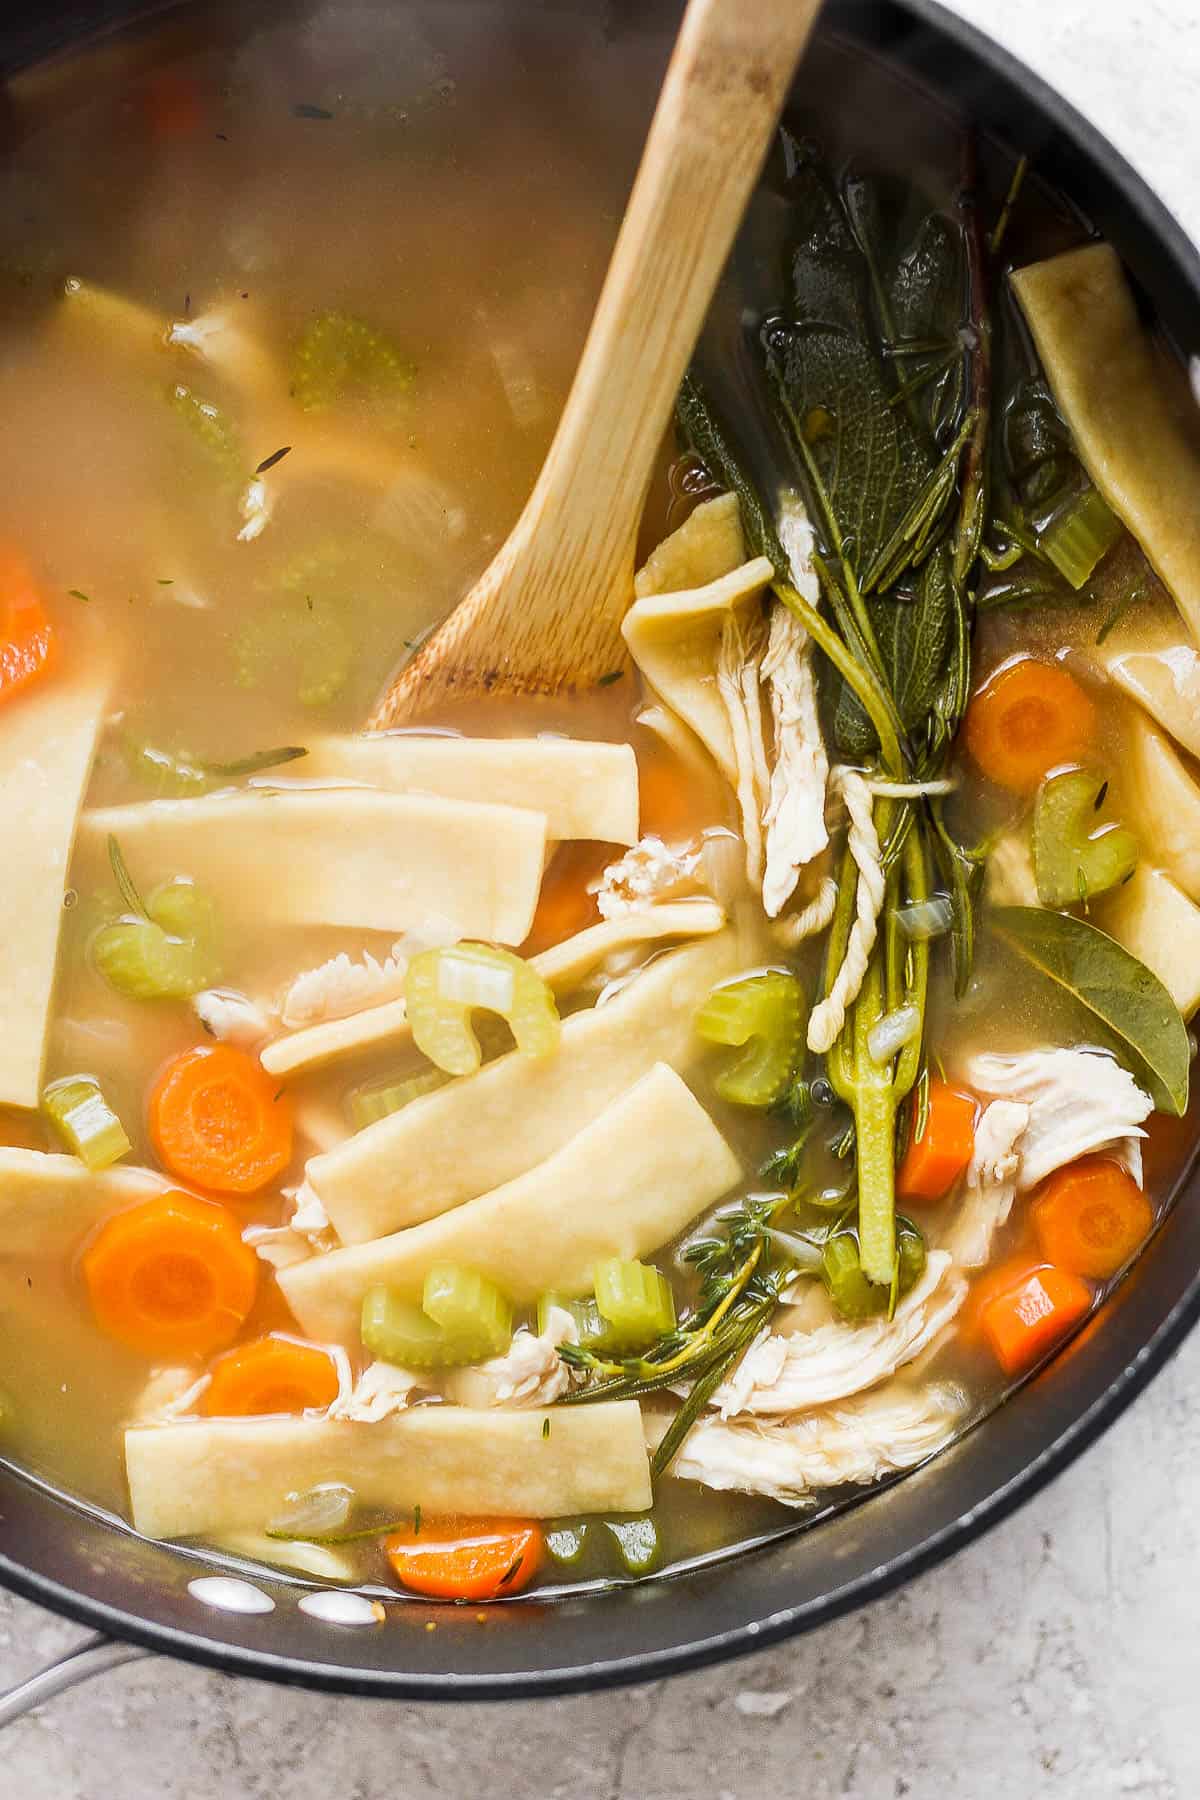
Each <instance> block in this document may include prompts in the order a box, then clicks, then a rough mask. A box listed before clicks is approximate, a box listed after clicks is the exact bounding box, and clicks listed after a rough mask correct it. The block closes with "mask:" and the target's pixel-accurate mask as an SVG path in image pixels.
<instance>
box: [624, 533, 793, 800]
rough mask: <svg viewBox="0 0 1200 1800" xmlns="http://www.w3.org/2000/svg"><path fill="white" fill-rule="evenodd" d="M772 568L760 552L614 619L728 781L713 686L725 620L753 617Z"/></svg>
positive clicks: (726, 736) (731, 777)
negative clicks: (724, 571)
mask: <svg viewBox="0 0 1200 1800" xmlns="http://www.w3.org/2000/svg"><path fill="white" fill-rule="evenodd" d="M773 575H774V570H773V569H772V567H771V564H770V563H769V562H768V560H767V558H766V557H765V556H759V557H756V558H755V559H754V561H752V562H748V563H744V564H743V565H742V567H741V568H739V569H734V570H733V571H732V572H731V573H730V574H728V575H722V576H719V577H718V578H717V579H716V580H715V581H710V582H709V583H708V584H707V585H706V586H704V587H698V588H692V589H688V590H685V591H683V592H676V593H669V594H649V595H647V596H646V597H645V598H644V599H641V600H635V601H634V603H633V605H632V606H631V607H630V609H629V611H628V612H627V613H626V615H625V618H624V621H623V623H622V625H621V631H622V634H623V636H624V638H625V642H626V643H627V644H628V646H629V651H630V655H631V656H632V657H633V660H634V662H635V663H636V664H637V666H638V668H639V669H640V670H641V672H642V674H643V675H644V676H645V677H646V680H647V681H648V682H649V683H650V686H651V687H652V688H653V689H654V691H655V693H656V694H658V696H659V697H660V699H662V700H664V701H665V702H666V704H667V705H668V706H669V707H670V708H671V709H672V710H673V711H674V712H676V713H678V715H679V716H680V718H682V719H683V720H685V721H686V723H687V724H688V725H690V726H691V728H692V730H693V731H694V732H695V733H696V735H697V737H698V738H700V739H701V741H702V742H703V743H704V744H705V745H706V747H707V748H708V750H709V751H710V753H711V754H712V756H713V758H714V760H715V761H716V764H717V767H718V768H719V769H720V771H721V773H722V774H723V775H724V776H725V777H726V779H727V780H728V781H730V782H731V783H733V784H735V785H736V782H737V778H738V764H737V755H736V752H735V748H734V739H733V730H732V727H731V726H730V723H729V716H728V713H727V712H726V709H725V706H724V703H723V701H722V699H721V694H720V691H719V688H718V686H717V663H718V659H719V657H720V651H721V641H722V637H723V634H724V632H725V628H726V624H727V623H728V621H729V620H730V619H731V618H733V617H740V616H742V615H743V614H744V615H745V617H746V619H747V620H749V619H752V618H757V615H758V611H759V600H760V598H761V596H762V594H763V592H764V590H765V589H766V587H767V584H768V583H769V582H770V581H771V579H772V577H773Z"/></svg>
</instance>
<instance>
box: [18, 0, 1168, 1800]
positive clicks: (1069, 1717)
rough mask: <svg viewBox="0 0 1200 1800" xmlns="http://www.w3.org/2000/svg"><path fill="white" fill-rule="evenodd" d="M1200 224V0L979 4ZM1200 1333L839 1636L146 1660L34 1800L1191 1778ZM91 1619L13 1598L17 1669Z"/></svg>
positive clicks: (989, 1789) (116, 1688) (63, 1749)
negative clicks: (652, 1646)
mask: <svg viewBox="0 0 1200 1800" xmlns="http://www.w3.org/2000/svg"><path fill="white" fill-rule="evenodd" d="M956 6H957V10H959V11H961V12H962V13H964V14H966V15H968V16H969V17H972V18H974V19H976V20H978V21H979V22H981V23H983V22H989V21H990V22H991V23H992V28H993V29H994V30H995V31H996V32H997V34H998V35H1000V36H1002V37H1003V38H1004V39H1005V40H1006V41H1007V42H1009V43H1010V44H1011V45H1012V47H1013V48H1014V49H1016V50H1017V51H1018V52H1019V53H1020V54H1022V55H1023V56H1025V57H1026V59H1027V60H1028V61H1030V62H1031V63H1033V64H1034V66H1035V67H1037V68H1038V69H1040V70H1041V71H1042V72H1043V73H1044V74H1045V75H1047V76H1048V77H1049V79H1050V80H1052V81H1053V82H1055V83H1056V84H1057V85H1058V86H1059V87H1060V88H1061V89H1062V90H1063V91H1064V92H1066V93H1067V94H1068V95H1069V97H1070V98H1071V99H1073V100H1074V101H1075V102H1076V104H1078V105H1079V106H1081V107H1082V108H1083V109H1084V110H1085V111H1087V112H1089V113H1090V114H1091V116H1092V117H1093V118H1095V119H1096V121H1097V122H1098V123H1099V124H1100V125H1101V126H1102V127H1103V128H1104V129H1105V130H1106V131H1107V132H1108V133H1109V134H1110V135H1111V136H1112V137H1113V139H1114V140H1115V141H1116V142H1117V143H1118V144H1119V145H1120V147H1121V148H1122V149H1123V150H1124V151H1125V152H1126V154H1127V155H1129V156H1130V157H1131V159H1132V160H1133V161H1134V162H1135V163H1136V164H1137V165H1138V166H1139V167H1140V168H1141V169H1142V171H1143V172H1144V173H1145V174H1147V175H1148V176H1149V177H1150V179H1151V180H1152V181H1153V182H1154V183H1155V184H1156V186H1157V187H1158V188H1159V190H1160V192H1161V193H1162V194H1163V196H1164V198H1165V199H1166V200H1167V201H1168V202H1169V204H1170V205H1171V206H1172V207H1173V208H1174V210H1175V211H1176V212H1177V213H1178V214H1179V216H1180V217H1181V218H1182V219H1183V221H1184V223H1185V224H1186V225H1188V227H1189V228H1190V229H1191V230H1192V232H1193V234H1194V235H1197V234H1200V184H1198V183H1197V180H1196V176H1195V172H1194V171H1195V160H1196V152H1197V147H1198V141H1197V134H1198V131H1200V126H1198V124H1197V115H1196V111H1195V107H1196V95H1197V92H1198V91H1200V8H1198V7H1197V5H1196V4H1194V0H1126V3H1120V0H1003V4H1002V5H1001V4H1000V3H999V0H956ZM1198 1378H1200V1340H1193V1342H1192V1344H1191V1345H1190V1347H1189V1348H1187V1349H1186V1350H1185V1351H1184V1353H1183V1354H1182V1355H1181V1357H1180V1358H1179V1359H1178V1361H1177V1362H1176V1363H1175V1364H1174V1365H1173V1366H1172V1367H1171V1368H1170V1369H1169V1370H1168V1371H1167V1372H1166V1373H1165V1374H1164V1375H1163V1376H1162V1377H1160V1379H1159V1380H1158V1382H1157V1383H1156V1385H1155V1386H1154V1388H1153V1389H1152V1391H1151V1392H1150V1393H1149V1394H1148V1395H1147V1396H1145V1397H1144V1398H1143V1400H1142V1401H1141V1402H1140V1404H1139V1405H1138V1406H1136V1407H1135V1409H1134V1411H1133V1412H1132V1414H1130V1415H1129V1416H1128V1417H1127V1418H1125V1419H1124V1420H1123V1421H1122V1422H1121V1424H1120V1425H1119V1426H1118V1427H1117V1428H1116V1429H1115V1430H1114V1431H1112V1432H1111V1433H1110V1434H1109V1435H1108V1437H1107V1438H1106V1439H1104V1441H1103V1442H1102V1443H1101V1444H1100V1445H1098V1446H1097V1447H1096V1448H1095V1449H1093V1450H1092V1451H1091V1453H1090V1454H1089V1455H1088V1456H1087V1457H1086V1458H1085V1459H1084V1460H1083V1462H1082V1463H1081V1464H1079V1465H1077V1466H1076V1467H1075V1468H1074V1469H1072V1470H1071V1471H1070V1472H1069V1473H1068V1474H1067V1475H1066V1476H1064V1477H1063V1478H1062V1480H1060V1481H1059V1482H1058V1483H1057V1484H1056V1485H1055V1486H1054V1487H1053V1488H1052V1489H1051V1490H1050V1491H1049V1492H1048V1493H1046V1494H1044V1495H1043V1496H1042V1497H1041V1498H1040V1499H1039V1500H1038V1501H1037V1502H1036V1503H1035V1504H1034V1505H1033V1506H1032V1507H1030V1508H1027V1509H1026V1510H1025V1511H1024V1512H1022V1513H1020V1514H1019V1515H1018V1516H1017V1517H1016V1518H1015V1519H1011V1520H1009V1521H1008V1523H1007V1524H1005V1525H1004V1526H1002V1527H1001V1528H1000V1529H999V1530H998V1531H996V1532H994V1533H993V1534H992V1535H991V1536H990V1537H988V1538H986V1539H985V1540H984V1541H983V1542H982V1543H980V1544H976V1545H975V1546H974V1547H973V1548H972V1549H971V1550H969V1551H967V1552H965V1553H964V1554H963V1555H961V1556H959V1557H958V1558H957V1559H956V1560H955V1561H953V1562H952V1563H950V1564H949V1565H947V1566H944V1567H943V1568H941V1569H938V1570H936V1571H934V1572H933V1573H932V1574H930V1575H927V1576H926V1577H925V1578H924V1579H923V1580H921V1581H919V1582H918V1583H916V1584H915V1585H914V1586H913V1587H911V1588H910V1589H909V1590H908V1591H907V1592H906V1593H904V1594H903V1595H900V1596H898V1597H895V1598H893V1599H890V1600H887V1601H884V1602H882V1603H881V1604H880V1605H877V1606H875V1607H872V1608H870V1609H869V1610H867V1611H865V1612H862V1613H860V1614H858V1615H857V1616H855V1617H854V1618H851V1619H847V1620H843V1621H841V1622H839V1623H838V1624H836V1625H833V1626H831V1627H829V1628H828V1629H827V1630H825V1631H823V1632H821V1633H820V1634H819V1635H817V1636H815V1637H812V1638H809V1639H806V1640H804V1641H802V1642H800V1643H797V1644H794V1645H791V1646H787V1647H785V1648H783V1649H780V1650H775V1651H770V1652H767V1653H766V1654H764V1655H761V1656H758V1657H754V1658H751V1659H749V1660H747V1661H743V1662H741V1663H738V1664H735V1665H731V1666H727V1667H725V1668H722V1669H716V1670H711V1671H707V1672H705V1673H703V1674H699V1675H693V1676H687V1677H684V1678H681V1679H679V1680H677V1681H674V1682H668V1683H661V1684H657V1685H655V1686H652V1687H649V1688H643V1689H638V1690H633V1691H629V1692H624V1693H615V1694H602V1695H598V1696H595V1697H592V1698H587V1699H578V1700H555V1701H544V1702H532V1703H528V1704H525V1705H522V1706H519V1707H504V1708H501V1707H495V1706H471V1707H464V1708H458V1709H454V1710H445V1709H439V1708H434V1707H426V1706H394V1707H385V1706H380V1705H376V1704H372V1703H369V1702H365V1701H352V1700H329V1699H323V1698H321V1697H319V1696H315V1695H309V1694H294V1693H289V1692H286V1691H282V1690H275V1689H272V1688H267V1687H263V1686H258V1685H255V1684H251V1683H233V1682H231V1681H229V1680H227V1679H224V1678H222V1677H220V1676H215V1675H210V1674H206V1673H203V1672H201V1671H200V1670H194V1669H189V1668H184V1667H182V1666H174V1667H172V1666H167V1665H166V1664H161V1663H159V1664H156V1663H143V1664H138V1665H134V1666H131V1667H128V1668H126V1669H123V1670H120V1671H118V1672H117V1673H116V1674H113V1675H110V1676H108V1677H107V1678H106V1679H105V1680H104V1681H102V1682H100V1683H97V1684H96V1685H94V1686H92V1687H90V1688H84V1689H81V1690H78V1691H77V1692H76V1693H74V1694H72V1695H68V1696H66V1697H64V1698H62V1699H60V1700H59V1701H57V1702H56V1703H55V1704H53V1705H52V1706H50V1707H47V1708H46V1709H45V1710H44V1711H43V1712H42V1713H41V1714H39V1715H36V1716H34V1717H33V1718H31V1719H28V1720H26V1721H23V1722H22V1723H21V1724H19V1725H17V1726H14V1727H13V1728H12V1730H11V1732H10V1733H9V1735H8V1736H7V1737H6V1739H5V1741H4V1745H3V1770H4V1774H3V1777H0V1792H3V1793H4V1794H6V1795H7V1794H11V1795H13V1796H17V1795H20V1796H21V1797H22V1800H50V1797H51V1796H53V1797H54V1800H98V1797H99V1796H101V1795H103V1794H107V1793H109V1792H111V1791H113V1790H116V1791H117V1792H119V1793H120V1794H121V1796H122V1800H151V1797H153V1800H210V1797H214V1800H216V1797H219V1800H259V1797H262V1800H276V1797H277V1796H285V1797H286V1800H318V1797H319V1800H325V1797H326V1796H329V1795H336V1796H338V1800H383V1797H384V1796H387V1797H389V1800H390V1797H393V1796H394V1797H395V1800H407V1797H408V1796H413V1797H414V1800H415V1797H417V1796H420V1797H421V1800H427V1797H429V1796H437V1795H445V1796H453V1797H454V1800H459V1797H461V1796H465V1795H468V1794H474V1793H477V1792H484V1793H494V1794H500V1795H517V1796H520V1797H521V1800H549V1797H550V1796H562V1797H563V1800H696V1797H698V1796H699V1797H703V1800H775V1797H776V1796H778V1797H780V1800H782V1797H783V1796H785V1795H786V1796H788V1797H789V1800H790V1797H791V1796H794V1795H802V1796H804V1800H832V1797H833V1796H845V1797H847V1800H901V1797H902V1796H904V1795H912V1796H914V1797H915V1800H926V1797H929V1800H939V1797H940V1796H943V1795H945V1796H949V1795H954V1796H955V1797H956V1800H1031V1796H1034V1795H1037V1796H1043V1795H1044V1796H1046V1797H1047V1800H1083V1797H1084V1796H1086V1797H1087V1800H1104V1797H1105V1796H1109V1795H1133V1796H1135V1797H1137V1800H1192V1797H1193V1796H1195V1795H1197V1794H1198V1793H1200V1711H1198V1708H1197V1700H1196V1687H1197V1674H1198V1672H1200V1655H1198V1652H1197V1649H1196V1639H1195V1630H1194V1618H1195V1599H1194V1595H1195V1584H1196V1572H1197V1564H1198V1557H1200V1522H1198V1521H1200V1404H1198V1403H1197V1400H1196V1397H1195V1396H1196V1391H1197V1387H1198V1385H1200V1381H1198ZM78 1636H79V1633H78V1631H77V1629H76V1628H75V1627H74V1626H70V1625H65V1624H63V1623H62V1622H60V1621H59V1620H56V1619H54V1618H52V1617H51V1616H50V1615H48V1614H46V1613H43V1612H41V1611H39V1610H38V1609H37V1608H36V1607H32V1606H28V1605H26V1604H24V1603H22V1602H18V1601H15V1600H12V1599H10V1598H8V1597H6V1596H3V1595H0V1686H3V1685H5V1684H6V1683H7V1682H9V1681H13V1680H16V1679H17V1678H18V1677H20V1676H22V1675H24V1674H26V1673H28V1672H30V1671H31V1670H32V1669H33V1668H35V1667H36V1666H37V1665H38V1664H39V1663H41V1662H43V1661H45V1660H47V1659H48V1658H49V1657H50V1656H52V1655H54V1654H55V1653H57V1652H59V1651H61V1650H62V1649H64V1648H66V1647H67V1646H68V1645H69V1644H71V1643H72V1642H74V1641H76V1639H77V1638H78Z"/></svg>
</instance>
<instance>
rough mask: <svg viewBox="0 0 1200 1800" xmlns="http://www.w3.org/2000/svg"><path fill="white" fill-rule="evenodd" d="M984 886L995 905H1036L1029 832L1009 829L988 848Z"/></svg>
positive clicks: (1035, 880) (1036, 896) (1035, 878)
mask: <svg viewBox="0 0 1200 1800" xmlns="http://www.w3.org/2000/svg"><path fill="white" fill-rule="evenodd" d="M984 886H985V888H986V890H987V897H988V899H989V900H990V901H991V903H992V905H993V906H1037V905H1038V904H1039V901H1038V891H1037V877H1036V876H1035V875H1034V872H1033V852H1032V851H1031V849H1030V847H1029V833H1028V832H1027V831H1017V830H1013V831H1006V832H1004V833H1003V835H1002V836H1000V837H998V838H997V839H996V841H995V843H994V844H993V845H992V847H991V849H990V850H989V851H988V859H987V867H986V873H985V875H984Z"/></svg>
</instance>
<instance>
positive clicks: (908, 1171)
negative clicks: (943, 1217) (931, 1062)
mask: <svg viewBox="0 0 1200 1800" xmlns="http://www.w3.org/2000/svg"><path fill="white" fill-rule="evenodd" d="M916 1128H917V1109H916V1107H915V1106H914V1108H913V1120H912V1131H911V1133H910V1135H909V1141H908V1149H907V1150H906V1151H905V1153H904V1161H903V1162H902V1163H901V1164H900V1168H899V1170H898V1171H897V1174H896V1192H897V1193H898V1194H899V1196H900V1198H901V1199H902V1200H906V1201H910V1202H914V1201H921V1200H926V1201H928V1200H941V1199H943V1198H944V1197H945V1195H946V1194H948V1193H949V1192H950V1189H951V1188H952V1187H953V1186H954V1183H955V1182H956V1181H957V1180H958V1178H959V1176H960V1175H961V1174H962V1172H963V1170H964V1169H965V1168H966V1166H967V1164H968V1163H969V1162H970V1160H971V1152H972V1151H973V1150H974V1148H975V1101H974V1100H973V1099H972V1097H971V1095H970V1094H962V1093H959V1091H958V1089H957V1088H952V1087H949V1086H948V1085H947V1084H946V1082H944V1081H938V1080H937V1079H936V1077H935V1078H934V1079H932V1080H931V1081H930V1083H929V1105H928V1107H927V1109H926V1113H925V1129H924V1131H923V1132H922V1133H921V1135H920V1137H918V1136H917V1135H916Z"/></svg>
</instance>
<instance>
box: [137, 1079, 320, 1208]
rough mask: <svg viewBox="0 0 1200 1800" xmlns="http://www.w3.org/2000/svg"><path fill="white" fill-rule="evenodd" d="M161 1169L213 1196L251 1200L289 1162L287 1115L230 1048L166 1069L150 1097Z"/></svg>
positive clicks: (285, 1105)
mask: <svg viewBox="0 0 1200 1800" xmlns="http://www.w3.org/2000/svg"><path fill="white" fill-rule="evenodd" d="M150 1136H151V1138H152V1140H153V1143H154V1147H155V1149H156V1150H157V1151H158V1154H159V1156H160V1157H161V1158H162V1161H163V1165H164V1167H166V1168H167V1169H169V1170H170V1171H171V1174H172V1175H177V1176H178V1177H179V1179H180V1180H181V1181H190V1182H194V1183H195V1185H196V1186H197V1187H202V1188H208V1189H209V1190H210V1191H211V1192H212V1193H214V1194H256V1193H257V1192H258V1191H259V1189H260V1188H264V1187H266V1186H267V1184H268V1183H269V1182H271V1181H274V1180H275V1179H276V1177H277V1176H279V1175H281V1174H282V1173H283V1171H284V1169H286V1168H287V1165H288V1163H289V1162H290V1161H291V1160H292V1110H291V1106H290V1104H289V1102H288V1100H287V1097H286V1095H284V1094H282V1093H280V1092H278V1091H277V1089H276V1086H275V1083H274V1081H273V1080H272V1079H271V1077H270V1076H269V1075H268V1074H267V1073H266V1071H265V1070H264V1069H263V1068H262V1067H261V1066H260V1065H259V1064H258V1063H257V1062H255V1060H254V1059H253V1057H250V1056H247V1054H246V1052H245V1051H244V1050H236V1049H234V1048H233V1046H232V1045H231V1044H211V1045H208V1044H201V1045H198V1046H197V1047H196V1048H195V1049H194V1050H185V1051H183V1052H182V1054H181V1055H179V1056H176V1057H174V1058H173V1059H172V1061H171V1062H169V1063H168V1064H167V1066H166V1068H165V1069H164V1070H163V1072H162V1074H161V1075H160V1076H159V1078H158V1081H157V1082H156V1083H155V1086H154V1088H153V1090H152V1092H151V1094H150Z"/></svg>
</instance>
